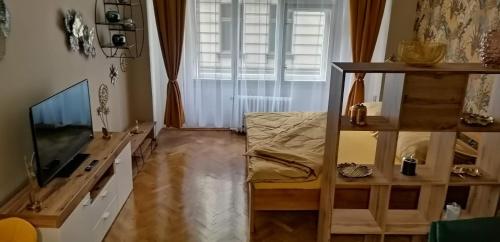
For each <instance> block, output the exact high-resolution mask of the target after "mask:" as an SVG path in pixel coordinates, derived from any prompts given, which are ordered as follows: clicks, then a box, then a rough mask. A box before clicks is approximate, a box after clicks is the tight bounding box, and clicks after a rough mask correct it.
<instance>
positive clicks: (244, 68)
mask: <svg viewBox="0 0 500 242" xmlns="http://www.w3.org/2000/svg"><path fill="white" fill-rule="evenodd" d="M276 11H277V8H276V0H243V1H242V3H241V14H240V24H241V34H240V36H241V43H240V44H241V45H240V46H241V51H240V65H239V68H240V70H239V77H240V78H241V79H246V80H251V79H256V80H275V79H276V71H275V69H276V68H275V65H276V57H275V53H274V49H275V48H274V44H275V43H274V38H275V35H274V34H275V30H276ZM271 31H272V34H271Z"/></svg>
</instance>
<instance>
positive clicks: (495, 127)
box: [458, 120, 500, 133]
mask: <svg viewBox="0 0 500 242" xmlns="http://www.w3.org/2000/svg"><path fill="white" fill-rule="evenodd" d="M458 131H459V132H484V133H486V132H500V122H494V123H493V124H492V125H490V126H487V127H477V126H468V125H465V124H464V123H462V121H460V120H459V121H458Z"/></svg>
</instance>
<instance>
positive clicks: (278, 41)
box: [194, 0, 335, 83]
mask: <svg viewBox="0 0 500 242" xmlns="http://www.w3.org/2000/svg"><path fill="white" fill-rule="evenodd" d="M194 1H196V2H198V0H194ZM303 1H304V3H302V4H300V5H299V6H294V7H291V8H289V9H285V8H286V7H285V3H284V2H286V0H285V1H282V0H278V1H277V3H273V4H269V5H270V6H269V8H271V5H276V21H275V23H274V24H275V25H276V28H275V29H276V30H277V31H276V34H275V37H274V39H275V43H274V52H269V48H268V50H267V52H268V53H267V55H271V54H272V55H274V58H275V59H276V60H275V67H274V73H273V74H244V76H242V74H241V73H239V70H238V69H239V65H240V63H241V62H240V61H239V59H238V58H240V55H241V53H239V52H240V51H241V43H240V42H241V37H242V33H240V31H241V30H240V27H241V21H242V20H241V18H240V16H241V14H242V8H241V4H242V3H241V2H240V1H239V0H232V1H231V4H232V10H233V12H232V19H233V24H232V25H231V28H232V31H230V32H231V33H233V34H232V36H231V40H232V42H231V52H227V51H222V50H220V52H219V53H218V57H219V58H220V57H221V56H222V55H230V56H231V57H230V59H231V68H230V69H231V70H230V71H229V72H228V73H226V72H224V73H223V72H217V71H216V69H217V68H214V70H215V71H214V72H211V73H208V72H206V73H200V66H199V64H197V65H196V68H197V70H196V76H197V77H198V78H197V79H199V80H207V81H208V80H245V81H252V80H256V81H257V80H258V81H271V82H276V81H278V82H283V83H291V82H326V80H327V79H326V77H327V76H328V72H329V71H328V62H329V61H328V60H329V59H331V57H332V48H333V47H332V42H331V37H332V36H331V34H332V33H333V31H332V26H334V23H333V19H334V18H333V13H332V11H331V10H330V9H329V8H320V7H314V6H308V5H314V4H309V3H308V2H307V0H303ZM218 4H220V6H219V8H222V7H221V5H222V4H228V3H221V2H219V3H218ZM332 4H333V3H332ZM333 6H335V4H333ZM285 11H311V12H312V11H314V12H318V11H322V12H324V13H325V37H324V46H323V51H322V54H321V55H322V57H323V58H322V61H321V62H322V63H321V65H320V66H321V70H320V75H319V78H312V79H311V78H310V77H311V75H295V76H297V78H293V79H290V80H285V76H286V75H285V72H286V70H285V68H286V67H285V61H286V55H287V53H286V50H284V48H285V42H284V41H285V39H284V37H285V36H284V35H285V31H286V30H285V27H286V13H285ZM220 12H221V11H220V10H219V21H221V16H220V14H221V13H220ZM196 14H197V15H198V16H199V14H200V12H199V9H198V8H197V13H196ZM269 20H271V16H269ZM270 22H272V21H270ZM234 23H237V24H234ZM270 24H272V23H270ZM196 28H197V33H198V35H197V37H196V43H197V44H196V46H197V48H198V49H197V53H198V54H199V53H200V50H199V48H200V37H201V36H200V30H199V22H198V23H196ZM219 28H222V24H221V23H219ZM269 28H270V26H269ZM270 29H271V28H270ZM221 32H222V30H220V29H219V35H221ZM292 37H293V34H292ZM222 38H223V37H222V36H220V38H219V41H221V42H222ZM269 39H270V37H269V36H268V40H269ZM287 41H292V40H287ZM269 44H271V43H269ZM266 61H267V59H266ZM262 75H265V76H264V78H263V77H262ZM253 76H255V77H253Z"/></svg>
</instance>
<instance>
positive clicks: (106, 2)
mask: <svg viewBox="0 0 500 242" xmlns="http://www.w3.org/2000/svg"><path fill="white" fill-rule="evenodd" d="M104 5H116V6H138V5H139V3H138V2H128V3H119V2H109V1H104Z"/></svg>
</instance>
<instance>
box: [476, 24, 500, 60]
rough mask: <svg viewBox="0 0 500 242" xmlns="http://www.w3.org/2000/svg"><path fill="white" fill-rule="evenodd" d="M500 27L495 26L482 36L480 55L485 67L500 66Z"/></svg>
mask: <svg viewBox="0 0 500 242" xmlns="http://www.w3.org/2000/svg"><path fill="white" fill-rule="evenodd" d="M499 40H500V28H494V29H491V30H490V31H488V32H486V33H485V34H484V35H483V36H482V37H481V46H480V48H479V57H480V59H481V63H483V65H484V66H485V67H491V68H500V41H499Z"/></svg>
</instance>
